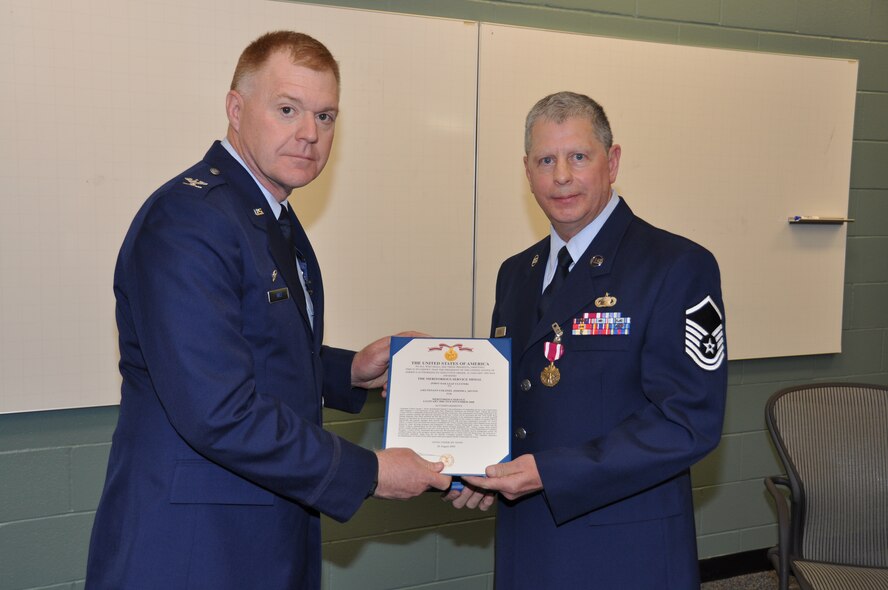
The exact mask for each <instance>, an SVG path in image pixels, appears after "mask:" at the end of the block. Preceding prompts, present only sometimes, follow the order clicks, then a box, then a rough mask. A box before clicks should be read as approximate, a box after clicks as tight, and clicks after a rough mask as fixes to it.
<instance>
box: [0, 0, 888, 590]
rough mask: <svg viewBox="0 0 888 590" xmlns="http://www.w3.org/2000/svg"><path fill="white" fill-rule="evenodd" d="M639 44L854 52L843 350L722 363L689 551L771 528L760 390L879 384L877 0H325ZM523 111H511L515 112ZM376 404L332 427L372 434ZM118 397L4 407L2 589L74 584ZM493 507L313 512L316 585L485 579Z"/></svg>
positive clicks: (881, 51)
mask: <svg viewBox="0 0 888 590" xmlns="http://www.w3.org/2000/svg"><path fill="white" fill-rule="evenodd" d="M321 3H322V4H329V5H336V6H353V7H358V8H372V9H379V10H389V11H395V12H405V13H411V14H423V15H433V16H445V17H452V18H461V19H466V20H481V21H486V22H495V23H506V24H516V25H522V26H531V27H539V28H547V29H556V30H565V31H575V32H582V33H591V34H597V35H607V36H613V37H624V38H631V39H639V40H646V41H663V42H670V43H681V44H686V45H703V46H709V47H724V48H735V49H744V50H760V51H772V52H783V53H798V54H804V55H820V56H830V57H847V58H854V59H858V60H860V73H859V80H858V93H857V114H856V120H855V129H854V152H853V161H852V174H851V191H850V202H851V206H850V216H851V217H853V218H855V219H857V222H856V223H854V224H852V225H851V226H850V229H849V237H848V254H847V267H846V271H845V309H844V320H843V330H844V331H843V345H842V348H843V351H844V352H843V353H842V354H841V355H821V356H808V357H795V358H784V359H767V360H756V361H739V362H732V363H730V388H729V392H728V410H727V416H726V421H725V430H724V438H723V440H722V443H721V445H720V446H719V448H718V449H717V451H716V452H715V453H713V454H712V455H711V456H709V457H708V458H706V459H705V460H704V461H702V462H701V463H700V464H699V465H697V466H696V467H695V468H694V470H693V476H694V478H693V479H694V486H695V490H694V494H695V499H696V506H697V530H698V535H699V550H700V556H701V557H712V556H717V555H724V554H730V553H736V552H739V551H745V550H750V549H757V548H761V547H766V546H769V545H772V544H773V543H774V541H775V529H774V520H775V517H774V513H773V510H772V508H771V505H770V503H769V502H768V500H767V499H766V497H765V493H764V488H763V486H762V483H761V479H762V477H763V476H764V475H769V474H772V473H776V472H778V471H779V470H780V468H779V465H778V463H777V461H776V458H775V454H774V452H773V449H772V448H771V445H770V443H769V441H768V438H767V434H766V432H765V430H764V421H763V417H762V412H763V407H764V402H765V400H766V399H767V398H768V396H769V395H770V394H771V393H773V392H774V391H776V390H777V389H779V388H781V387H784V386H788V385H793V384H797V383H803V382H808V381H814V380H816V381H826V380H841V381H867V382H874V383H882V384H888V304H886V302H888V0H675V1H671V2H669V1H663V0H585V1H584V0H549V1H533V0H523V1H521V0H511V1H509V0H500V1H490V0H438V1H433V0H388V1H379V2H373V1H370V0H350V1H349V0H343V1H329V2H321ZM516 124H520V122H516ZM382 409H383V408H382V404H381V403H380V402H379V401H375V400H374V401H372V402H371V403H370V404H368V407H367V408H366V409H365V411H364V412H363V413H362V414H361V415H360V416H357V417H355V416H350V415H347V414H341V413H337V412H329V413H327V415H326V421H327V425H328V427H329V428H330V429H331V430H333V431H335V432H337V433H340V434H342V435H344V436H346V437H348V438H350V439H351V440H355V441H359V442H362V443H364V444H366V445H368V446H372V445H373V444H374V442H375V441H378V440H380V437H381V428H382V422H381V416H382ZM116 419H117V410H116V408H90V409H83V410H69V411H60V412H37V413H30V414H13V415H5V416H0V590H26V589H27V590H37V589H50V588H51V589H57V590H62V589H64V590H70V589H74V588H82V587H83V581H82V580H83V575H84V569H85V563H86V547H87V541H88V538H89V531H90V526H91V524H92V517H93V512H94V510H95V506H96V504H97V503H98V497H99V493H100V491H101V486H102V480H103V478H104V471H105V462H106V460H107V456H108V450H109V447H110V443H109V441H110V438H111V433H112V431H113V428H114V424H115V422H116ZM492 531H493V518H492V516H490V515H481V514H477V513H472V512H458V511H454V510H452V509H450V508H449V507H448V506H446V505H443V503H442V502H441V501H440V500H439V499H438V497H437V494H428V495H427V496H426V497H423V498H420V499H418V500H414V501H411V502H405V503H386V502H380V501H370V502H368V503H367V504H366V505H365V506H364V507H363V508H362V509H361V510H360V512H359V513H358V514H357V516H356V517H355V518H354V519H352V521H350V522H349V523H346V524H336V523H333V522H331V521H325V522H324V539H325V544H324V552H325V578H324V585H325V589H326V590H350V589H354V590H358V589H359V590H372V589H374V588H379V589H383V588H389V589H395V588H398V589H408V588H409V589H413V588H416V589H419V588H423V589H426V590H432V589H434V590H488V589H490V588H492V574H491V571H492V568H493V565H492V564H493V540H492V539H493V534H492Z"/></svg>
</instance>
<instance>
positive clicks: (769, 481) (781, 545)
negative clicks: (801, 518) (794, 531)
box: [765, 475, 790, 590]
mask: <svg viewBox="0 0 888 590" xmlns="http://www.w3.org/2000/svg"><path fill="white" fill-rule="evenodd" d="M777 486H782V487H784V488H787V489H788V488H789V479H787V478H786V477H784V476H782V475H773V476H769V477H766V478H765V488H767V490H768V492H769V493H770V494H771V496H772V497H773V498H774V506H775V507H776V508H777V552H778V560H779V567H778V568H777V574H778V575H779V577H780V590H787V589H788V588H789V551H790V547H789V543H790V530H789V526H790V522H789V505H788V504H787V501H786V496H785V495H784V494H783V492H781V491H780V490H779V489H778V487H777Z"/></svg>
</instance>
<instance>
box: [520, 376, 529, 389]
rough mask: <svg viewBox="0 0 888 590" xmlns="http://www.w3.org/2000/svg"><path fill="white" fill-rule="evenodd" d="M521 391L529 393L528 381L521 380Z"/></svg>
mask: <svg viewBox="0 0 888 590" xmlns="http://www.w3.org/2000/svg"><path fill="white" fill-rule="evenodd" d="M520 387H521V391H530V379H522V380H521V385H520Z"/></svg>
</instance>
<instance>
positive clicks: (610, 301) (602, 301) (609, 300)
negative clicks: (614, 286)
mask: <svg viewBox="0 0 888 590" xmlns="http://www.w3.org/2000/svg"><path fill="white" fill-rule="evenodd" d="M616 304H617V298H616V297H614V296H613V295H611V294H610V293H608V292H606V291H605V293H604V297H599V298H598V299H596V300H595V307H613V306H615V305H616Z"/></svg>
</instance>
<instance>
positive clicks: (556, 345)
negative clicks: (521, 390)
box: [540, 323, 564, 387]
mask: <svg viewBox="0 0 888 590" xmlns="http://www.w3.org/2000/svg"><path fill="white" fill-rule="evenodd" d="M552 330H554V332H555V338H553V339H552V342H546V343H545V344H544V345H543V353H544V354H545V356H546V360H548V361H549V366H548V367H545V368H544V369H543V372H542V373H540V381H542V382H543V385H545V386H546V387H555V386H556V385H558V382H559V381H560V380H561V371H559V370H558V367H556V366H555V361H557V360H558V359H560V358H561V357H562V356H564V345H563V344H561V337H562V336H563V335H564V332H563V331H562V330H561V326H559V325H558V324H557V323H554V324H552Z"/></svg>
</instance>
